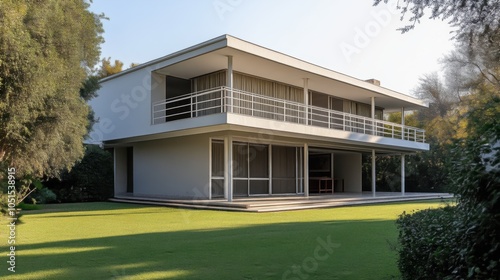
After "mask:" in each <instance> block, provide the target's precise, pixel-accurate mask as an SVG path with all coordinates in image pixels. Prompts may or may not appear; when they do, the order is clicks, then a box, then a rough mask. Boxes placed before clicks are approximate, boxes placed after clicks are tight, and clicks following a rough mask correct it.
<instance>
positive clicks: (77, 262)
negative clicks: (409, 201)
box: [2, 220, 398, 279]
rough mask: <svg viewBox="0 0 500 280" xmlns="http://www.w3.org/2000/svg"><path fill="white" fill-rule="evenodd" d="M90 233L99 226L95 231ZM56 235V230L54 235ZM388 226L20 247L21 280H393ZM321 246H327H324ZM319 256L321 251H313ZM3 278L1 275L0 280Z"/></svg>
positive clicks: (323, 225)
mask: <svg viewBox="0 0 500 280" xmlns="http://www.w3.org/2000/svg"><path fill="white" fill-rule="evenodd" d="M95 226H96V230H99V229H98V227H99V225H98V224H96V225H95ZM54 234H58V229H54ZM396 235H397V233H396V229H395V226H394V222H393V221H386V220H385V221H366V220H365V221H341V222H334V221H328V222H298V223H281V224H271V225H258V226H249V227H237V228H229V229H210V230H190V231H176V232H160V233H145V234H130V235H129V234H127V232H123V235H121V236H115V237H103V238H93V239H75V240H70V241H58V242H48V243H37V244H31V245H22V244H21V245H19V247H18V261H17V272H16V273H15V276H16V277H19V279H22V278H24V279H37V278H45V279H48V278H50V279H392V275H397V274H398V273H397V268H396V256H395V252H393V251H391V250H390V249H389V246H388V244H387V241H391V242H392V241H395V240H396ZM325 244H326V245H325ZM318 248H319V249H318ZM2 274H3V273H2Z"/></svg>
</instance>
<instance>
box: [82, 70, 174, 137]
mask: <svg viewBox="0 0 500 280" xmlns="http://www.w3.org/2000/svg"><path fill="white" fill-rule="evenodd" d="M152 92H153V93H154V94H155V98H157V99H159V98H160V96H161V92H163V98H162V99H165V97H164V92H165V81H164V78H163V79H162V77H161V75H154V77H153V78H152V73H151V69H149V68H143V69H139V70H137V71H133V72H130V73H128V74H127V75H123V76H118V77H115V78H113V79H110V80H107V81H103V82H101V89H100V90H99V91H98V96H97V97H96V98H94V99H92V100H91V101H90V102H89V104H90V106H92V108H93V110H94V112H95V116H96V117H97V118H99V121H98V123H96V124H95V125H94V127H93V129H92V132H91V133H90V137H91V139H90V140H89V142H91V143H93V144H100V143H101V142H102V141H107V140H114V139H122V138H127V137H133V136H140V135H147V134H151V133H155V132H159V131H161V130H160V129H159V127H155V126H152V125H151V94H152Z"/></svg>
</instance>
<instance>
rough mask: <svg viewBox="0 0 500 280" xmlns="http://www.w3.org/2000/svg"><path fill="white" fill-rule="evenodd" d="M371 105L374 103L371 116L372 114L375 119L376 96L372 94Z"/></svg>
mask: <svg viewBox="0 0 500 280" xmlns="http://www.w3.org/2000/svg"><path fill="white" fill-rule="evenodd" d="M371 101H372V102H371V105H372V109H371V113H372V114H371V116H372V119H373V120H374V119H375V97H374V96H372V98H371Z"/></svg>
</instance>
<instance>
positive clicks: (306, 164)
mask: <svg viewBox="0 0 500 280" xmlns="http://www.w3.org/2000/svg"><path fill="white" fill-rule="evenodd" d="M304 196H305V197H308V196H309V145H308V144H307V143H304Z"/></svg>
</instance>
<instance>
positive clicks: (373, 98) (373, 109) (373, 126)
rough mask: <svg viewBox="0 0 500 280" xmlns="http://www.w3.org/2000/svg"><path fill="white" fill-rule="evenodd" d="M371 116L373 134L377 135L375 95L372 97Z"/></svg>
mask: <svg viewBox="0 0 500 280" xmlns="http://www.w3.org/2000/svg"><path fill="white" fill-rule="evenodd" d="M371 117H372V134H373V135H377V133H376V129H377V128H376V126H375V97H374V96H372V98H371Z"/></svg>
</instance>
